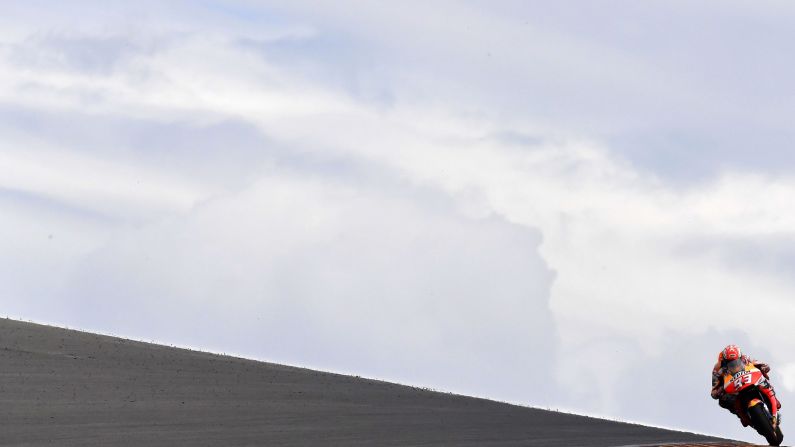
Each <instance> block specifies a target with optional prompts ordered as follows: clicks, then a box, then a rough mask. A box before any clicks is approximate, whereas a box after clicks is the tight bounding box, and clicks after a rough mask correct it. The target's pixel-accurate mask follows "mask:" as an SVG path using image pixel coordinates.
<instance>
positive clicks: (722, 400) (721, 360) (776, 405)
mask: <svg viewBox="0 0 795 447" xmlns="http://www.w3.org/2000/svg"><path fill="white" fill-rule="evenodd" d="M733 360H740V361H742V362H743V363H745V364H752V365H754V366H755V367H756V368H757V369H759V371H761V372H762V375H764V376H765V379H767V381H766V386H764V387H761V390H762V392H763V393H765V395H767V398H768V399H769V400H770V404H771V405H772V407H773V408H771V412H772V413H773V421H774V422H773V424H774V426H775V424H776V423H777V421H778V410H779V409H780V408H781V402H780V401H779V400H778V399H776V391H775V390H774V389H773V385H770V377H769V376H768V374H769V373H770V365H768V364H767V363H764V362H760V361H759V360H755V359H752V358H751V357H749V356H747V355H745V354H743V353H742V351H741V350H740V347H739V346H737V345H729V346H726V347H725V348H723V350H722V351H721V352H720V353H719V354H718V361H717V363H715V366H714V367H713V368H712V392H711V393H710V394H711V395H712V398H713V399H717V400H718V405H720V406H721V407H723V408H725V409H727V410H729V411H730V412H732V413H734V414H736V415H737V417H739V418H740V422H741V423H742V424H743V427H747V426H748V425H750V423H751V420H750V418H749V417H748V412H746V411H745V409H743V408H741V406H740V402H739V401H738V400H737V399H736V396H734V395H732V394H727V393H725V392H724V389H723V376H724V375H726V374H727V365H728V364H729V362H732V361H733Z"/></svg>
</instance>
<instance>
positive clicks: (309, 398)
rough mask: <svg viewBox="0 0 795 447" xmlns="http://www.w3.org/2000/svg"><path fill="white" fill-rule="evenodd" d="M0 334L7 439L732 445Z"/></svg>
mask: <svg viewBox="0 0 795 447" xmlns="http://www.w3.org/2000/svg"><path fill="white" fill-rule="evenodd" d="M0 347H2V349H1V350H0V356H1V357H2V358H1V359H0V401H1V402H2V405H1V406H0V445H3V446H39V445H56V446H150V447H151V446H324V447H326V446H372V447H380V446H481V447H491V446H501V447H502V446H588V447H599V446H634V445H664V444H666V443H687V442H690V443H691V444H690V445H726V444H704V443H706V442H714V441H718V440H715V439H711V438H708V437H704V436H700V435H695V434H690V433H682V432H673V431H667V430H662V429H657V428H649V427H643V426H640V425H631V424H623V423H617V422H611V421H605V420H600V419H594V418H587V417H583V416H575V415H569V414H561V413H555V412H550V411H543V410H537V409H531V408H524V407H518V406H513V405H508V404H503V403H498V402H493V401H489V400H484V399H476V398H471V397H463V396H457V395H451V394H446V393H437V392H432V391H427V390H422V389H417V388H412V387H407V386H402V385H396V384H391V383H386V382H380V381H375V380H367V379H360V378H356V377H349V376H343V375H337V374H330V373H324V372H318V371H312V370H308V369H301V368H294V367H287V366H281V365H276V364H270V363H263V362H256V361H251V360H245V359H240V358H234V357H227V356H221V355H215V354H208V353H202V352H196V351H190V350H184V349H176V348H170V347H165V346H160V345H154V344H148V343H141V342H136V341H130V340H125V339H120V338H113V337H107V336H101V335H95V334H90V333H85V332H78V331H72V330H66V329H61V328H55V327H50V326H42V325H36V324H32V323H25V322H19V321H14V320H2V319H0ZM699 443H701V444H699ZM729 445H734V444H729Z"/></svg>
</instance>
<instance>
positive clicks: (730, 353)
mask: <svg viewBox="0 0 795 447" xmlns="http://www.w3.org/2000/svg"><path fill="white" fill-rule="evenodd" d="M742 356H743V352H742V351H741V350H740V347H739V346H737V345H729V346H726V347H725V348H723V351H721V353H720V357H721V362H724V361H725V362H731V361H732V360H738V359H740V358H742Z"/></svg>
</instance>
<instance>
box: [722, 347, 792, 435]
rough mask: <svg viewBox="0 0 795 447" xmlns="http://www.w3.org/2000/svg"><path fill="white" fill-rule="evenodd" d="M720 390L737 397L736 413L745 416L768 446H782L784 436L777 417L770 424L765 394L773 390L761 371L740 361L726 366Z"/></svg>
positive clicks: (769, 406) (767, 400)
mask: <svg viewBox="0 0 795 447" xmlns="http://www.w3.org/2000/svg"><path fill="white" fill-rule="evenodd" d="M723 389H724V390H725V391H726V393H728V394H731V395H734V396H736V399H738V401H739V405H738V411H746V412H747V414H748V417H749V419H750V420H751V427H753V428H754V429H755V430H756V431H757V433H759V434H760V435H762V436H764V437H765V439H766V440H767V442H768V444H770V445H776V446H777V445H781V442H782V441H783V440H784V435H783V434H782V432H781V420H780V415H779V418H778V420H776V421H774V420H773V415H772V413H771V412H770V408H771V402H770V399H769V398H768V397H767V395H766V393H765V391H767V390H770V391H772V390H771V388H770V385H769V383H768V380H767V378H766V377H765V375H764V374H762V371H760V370H759V369H758V368H757V367H755V366H754V365H752V364H747V363H745V362H743V361H742V360H741V359H737V360H734V361H732V362H729V364H728V365H727V371H726V374H725V375H724V376H723ZM763 390H765V391H763ZM740 408H741V410H740Z"/></svg>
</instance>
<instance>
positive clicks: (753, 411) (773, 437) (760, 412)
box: [748, 404, 784, 445]
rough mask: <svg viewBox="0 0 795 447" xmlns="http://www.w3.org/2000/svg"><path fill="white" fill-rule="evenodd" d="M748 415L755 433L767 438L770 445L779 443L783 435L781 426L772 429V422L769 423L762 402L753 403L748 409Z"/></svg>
mask: <svg viewBox="0 0 795 447" xmlns="http://www.w3.org/2000/svg"><path fill="white" fill-rule="evenodd" d="M748 415H749V416H751V422H752V425H753V427H754V428H755V429H756V431H757V433H759V434H760V435H762V436H764V437H765V439H767V443H768V444H770V445H781V441H783V440H784V435H782V434H781V428H779V427H776V429H775V430H773V424H771V423H770V419H769V418H768V415H767V411H765V406H764V405H762V404H759V405H754V406H753V407H751V408H749V409H748Z"/></svg>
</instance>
